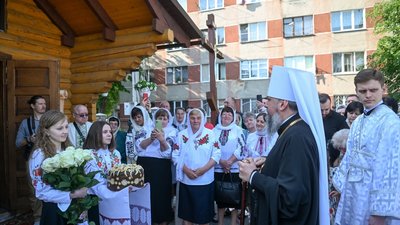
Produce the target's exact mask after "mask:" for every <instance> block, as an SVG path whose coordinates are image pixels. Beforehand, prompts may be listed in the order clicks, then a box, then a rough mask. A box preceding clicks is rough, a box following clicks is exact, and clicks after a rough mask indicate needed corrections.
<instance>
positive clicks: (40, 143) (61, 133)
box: [29, 110, 87, 225]
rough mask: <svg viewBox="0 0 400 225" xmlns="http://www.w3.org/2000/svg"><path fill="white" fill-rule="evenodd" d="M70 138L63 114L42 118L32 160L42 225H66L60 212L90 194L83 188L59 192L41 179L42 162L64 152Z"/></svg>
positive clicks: (55, 112) (45, 114)
mask: <svg viewBox="0 0 400 225" xmlns="http://www.w3.org/2000/svg"><path fill="white" fill-rule="evenodd" d="M67 137H68V120H67V117H66V116H65V115H64V114H63V113H62V112H59V111H55V110H50V111H47V112H46V113H44V114H43V116H42V117H41V119H40V126H39V129H38V132H37V142H36V144H35V147H34V149H35V150H34V151H33V152H32V154H31V156H30V160H29V169H30V170H29V171H30V176H31V178H32V184H33V186H34V188H35V194H36V197H37V198H38V199H39V200H42V201H43V206H42V216H41V219H40V224H41V225H54V224H57V225H65V224H67V222H66V220H65V219H64V218H63V217H61V215H59V214H58V211H60V210H61V211H65V210H67V209H68V207H69V205H70V204H71V201H72V199H73V198H84V197H85V196H86V194H87V188H81V189H79V190H76V191H74V192H68V191H60V190H56V189H54V188H52V187H51V186H50V185H48V184H46V183H44V182H43V180H42V169H41V165H42V162H43V161H44V160H45V159H46V158H50V157H53V156H54V155H56V154H57V153H58V152H61V151H63V150H64V149H65V148H66V147H67V143H68V141H67ZM84 224H87V222H85V223H84Z"/></svg>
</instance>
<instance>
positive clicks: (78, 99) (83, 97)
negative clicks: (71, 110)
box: [70, 94, 99, 105]
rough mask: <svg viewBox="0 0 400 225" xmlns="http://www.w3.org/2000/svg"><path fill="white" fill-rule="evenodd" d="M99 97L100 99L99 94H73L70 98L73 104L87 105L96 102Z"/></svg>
mask: <svg viewBox="0 0 400 225" xmlns="http://www.w3.org/2000/svg"><path fill="white" fill-rule="evenodd" d="M97 99H99V95H98V94H73V95H72V96H71V98H70V101H71V104H72V105H78V104H83V105H86V104H92V103H96V102H97Z"/></svg>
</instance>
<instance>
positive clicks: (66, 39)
mask: <svg viewBox="0 0 400 225" xmlns="http://www.w3.org/2000/svg"><path fill="white" fill-rule="evenodd" d="M33 1H34V2H35V3H36V5H37V6H38V7H39V8H40V9H41V10H42V11H43V12H44V13H45V14H46V15H47V16H48V17H49V19H50V20H51V21H52V22H53V23H54V25H56V26H57V27H58V28H59V29H60V30H61V32H62V33H63V34H64V35H63V36H61V44H63V45H65V46H67V47H73V46H74V38H75V34H74V31H73V30H72V28H71V27H70V26H69V24H68V23H67V22H66V21H65V20H64V18H62V17H61V16H60V14H58V12H57V11H56V9H55V8H54V6H52V5H51V4H50V2H48V1H47V0H33Z"/></svg>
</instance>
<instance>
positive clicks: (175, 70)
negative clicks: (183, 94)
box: [165, 66, 189, 84]
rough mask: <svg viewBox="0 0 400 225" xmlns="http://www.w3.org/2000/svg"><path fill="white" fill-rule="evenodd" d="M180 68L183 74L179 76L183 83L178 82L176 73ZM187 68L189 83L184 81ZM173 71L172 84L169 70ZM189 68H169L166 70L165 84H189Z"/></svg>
mask: <svg viewBox="0 0 400 225" xmlns="http://www.w3.org/2000/svg"><path fill="white" fill-rule="evenodd" d="M178 68H180V70H181V74H179V76H180V77H181V82H176V76H177V74H176V72H177V69H178ZM185 68H186V73H187V81H184V76H183V71H184V69H185ZM169 69H172V70H173V75H172V80H173V81H172V83H168V70H169ZM188 69H189V68H188V67H187V66H176V67H167V68H166V69H165V78H166V79H165V84H185V83H188V82H189V70H188Z"/></svg>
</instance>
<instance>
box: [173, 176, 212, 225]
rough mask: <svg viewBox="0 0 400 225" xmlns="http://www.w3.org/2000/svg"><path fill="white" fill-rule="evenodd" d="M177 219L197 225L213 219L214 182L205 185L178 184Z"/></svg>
mask: <svg viewBox="0 0 400 225" xmlns="http://www.w3.org/2000/svg"><path fill="white" fill-rule="evenodd" d="M178 217H179V218H181V219H183V220H186V221H189V222H192V223H197V224H206V223H210V222H211V221H212V219H213V217H214V182H212V183H211V184H206V185H186V184H183V183H180V184H179V209H178Z"/></svg>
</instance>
